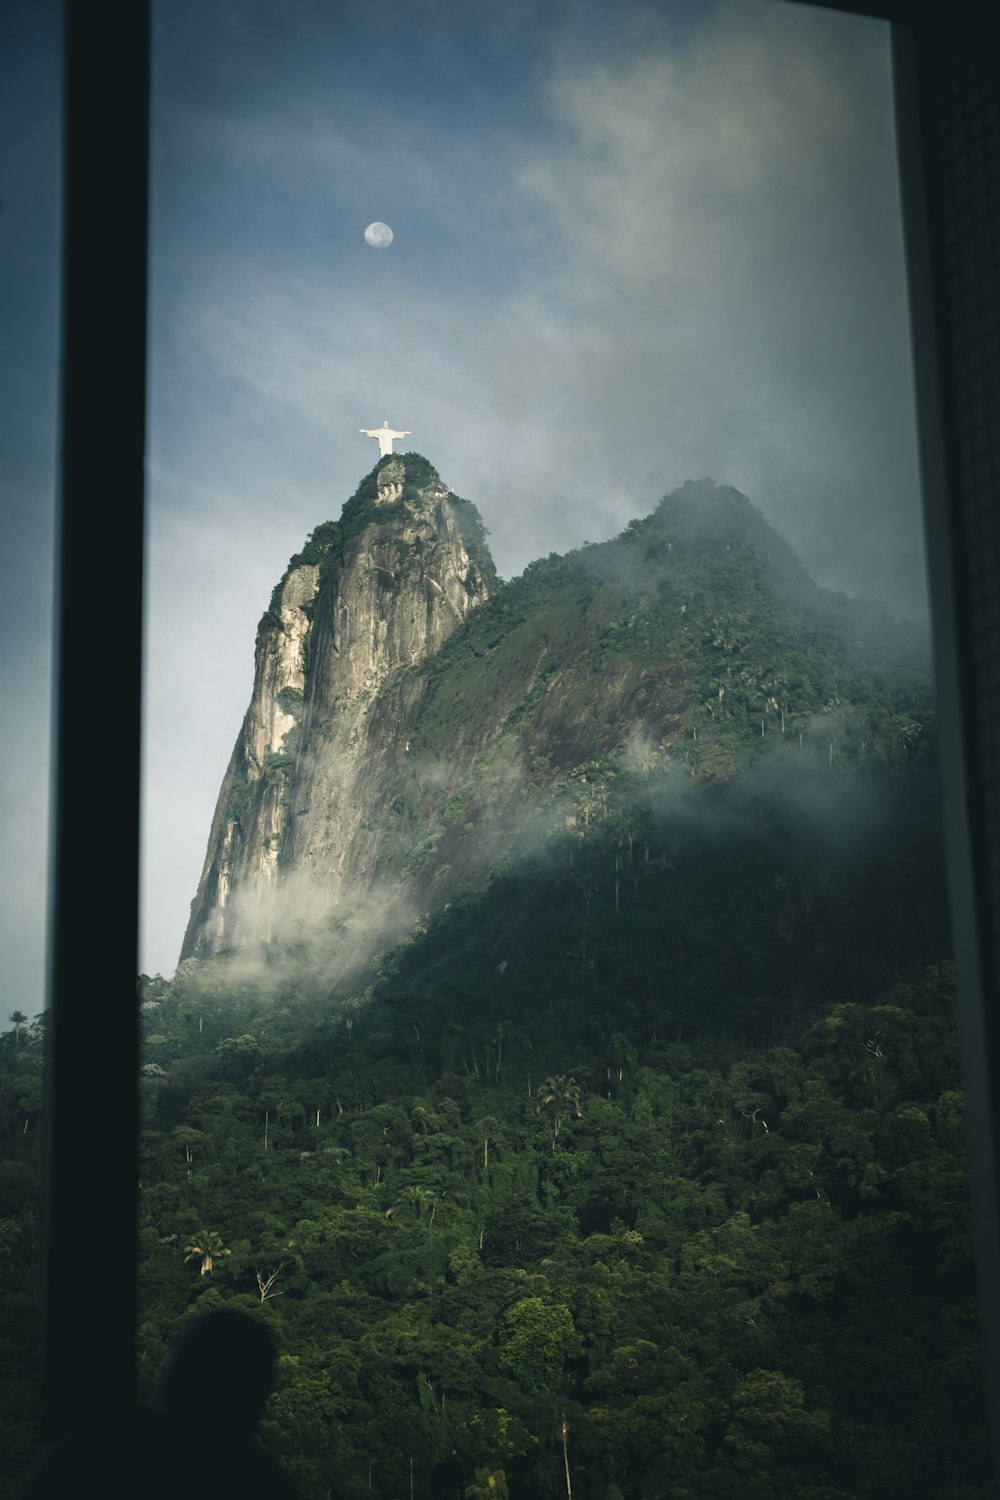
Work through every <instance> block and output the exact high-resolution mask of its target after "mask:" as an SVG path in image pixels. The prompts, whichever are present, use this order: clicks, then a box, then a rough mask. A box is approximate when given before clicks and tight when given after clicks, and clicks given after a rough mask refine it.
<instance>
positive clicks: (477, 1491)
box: [465, 1469, 510, 1500]
mask: <svg viewBox="0 0 1000 1500" xmlns="http://www.w3.org/2000/svg"><path fill="white" fill-rule="evenodd" d="M509 1495H510V1490H509V1489H508V1488H507V1475H506V1474H505V1473H504V1471H503V1469H492V1470H491V1469H477V1470H476V1473H475V1478H474V1479H473V1481H472V1483H471V1484H467V1485H466V1486H465V1496H466V1500H508V1496H509Z"/></svg>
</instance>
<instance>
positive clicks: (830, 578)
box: [150, 0, 924, 962]
mask: <svg viewBox="0 0 1000 1500" xmlns="http://www.w3.org/2000/svg"><path fill="white" fill-rule="evenodd" d="M671 24H672V23H670V22H669V18H668V20H664V19H663V18H662V17H660V16H659V15H658V13H657V12H655V11H645V10H640V9H636V10H635V11H634V12H630V16H629V25H626V26H624V27H622V28H616V37H617V41H616V43H615V45H614V46H610V47H608V48H607V49H605V50H604V51H603V52H602V53H601V55H600V56H599V57H598V56H597V55H596V54H595V52H594V50H593V47H592V46H590V45H589V44H588V43H586V42H581V41H580V40H579V36H580V35H581V34H582V33H579V32H578V31H576V32H575V31H574V29H573V28H572V27H569V26H567V27H566V28H563V29H560V27H559V26H554V27H553V28H551V29H550V31H549V33H548V35H547V39H546V43H545V47H544V49H541V50H540V52H539V54H536V55H535V57H534V67H535V70H534V72H532V73H531V74H530V75H528V76H530V78H531V79H532V87H534V86H535V84H536V83H537V84H538V91H537V92H536V93H535V94H533V95H532V96H531V97H530V98H529V97H528V95H527V94H522V95H519V98H518V104H519V107H520V106H521V105H525V107H524V108H523V109H522V111H521V113H520V114H517V113H516V112H512V113H511V114H510V117H509V118H503V119H502V123H498V122H500V121H501V117H502V116H503V115H504V111H503V110H501V109H499V108H497V109H494V110H493V111H492V113H490V114H489V118H488V121H486V123H484V118H485V117H484V118H480V117H479V116H476V115H475V114H473V113H471V112H470V113H467V114H464V115H462V117H461V118H456V116H455V111H454V109H453V108H449V100H448V98H447V91H445V92H443V93H441V94H437V95H436V94H435V93H434V91H433V90H431V91H430V92H428V93H427V94H426V98H425V103H426V111H427V113H426V115H425V114H424V113H421V112H417V111H411V112H410V113H408V114H407V115H406V116H405V117H402V116H400V115H398V114H394V113H393V109H392V104H391V99H390V98H389V97H388V96H387V97H386V99H385V100H384V101H383V103H384V109H383V110H381V111H379V110H373V111H371V112H370V113H369V115H366V116H362V115H361V114H360V113H359V112H358V111H357V109H356V99H352V100H350V101H348V103H347V104H338V100H337V99H336V98H335V97H334V98H325V99H320V98H319V96H318V95H317V93H316V92H315V90H313V91H312V92H310V91H309V90H308V89H307V90H305V91H304V93H305V97H303V99H302V100H298V99H294V100H293V99H292V98H291V96H290V95H289V96H288V97H285V98H283V99H281V100H279V102H278V104H276V103H275V100H274V98H272V97H269V98H268V102H267V104H266V106H261V107H260V108H258V109H257V110H256V111H255V110H254V109H253V108H251V107H250V106H248V105H246V103H245V102H244V104H243V105H242V106H240V107H237V106H236V105H233V107H232V108H231V109H230V110H229V113H228V115H227V114H225V113H224V112H223V111H222V110H221V108H220V109H219V110H217V111H216V112H215V113H213V114H212V115H211V116H208V115H206V114H205V113H204V112H201V113H199V112H198V111H197V110H190V109H189V110H188V111H187V113H183V112H182V114H181V116H179V117H178V119H177V120H176V121H174V122H173V123H171V117H170V112H169V108H168V107H167V106H166V105H165V106H164V109H163V110H161V115H160V119H161V126H160V138H161V140H162V141H163V142H164V143H165V149H166V148H167V147H169V151H168V155H169V153H170V152H172V153H174V155H173V156H172V157H171V158H170V160H171V166H170V170H171V171H172V172H177V171H178V170H179V167H180V166H183V165H185V163H186V164H187V167H188V169H189V170H190V171H191V173H192V174H193V175H194V178H195V179H196V182H197V191H195V190H194V189H191V199H190V201H192V202H196V203H197V204H198V205H200V206H201V207H202V208H203V211H204V213H205V214H206V215H207V216H208V217H207V219H206V221H205V222H202V221H201V220H196V222H195V223H194V225H193V226H191V225H190V224H189V225H188V229H187V232H186V233H182V231H181V227H180V226H179V225H177V224H173V225H172V224H171V222H170V219H169V214H170V211H173V212H175V213H176V212H178V211H179V209H178V207H177V205H179V204H182V203H183V202H184V201H185V200H184V195H183V191H182V190H181V189H180V188H176V189H171V187H170V183H169V182H167V181H166V180H165V181H164V186H163V189H162V204H163V209H162V212H161V214H160V218H159V226H160V227H159V230H158V244H159V246H160V250H159V252H158V254H159V259H158V261H157V262H156V274H155V277H154V299H153V307H154V319H155V321H154V344H153V357H154V365H153V403H152V431H153V457H154V471H153V472H154V478H153V484H152V501H153V517H154V523H153V524H154V543H153V547H152V549H151V569H150V576H151V590H152V596H153V606H152V611H151V615H150V620H151V631H150V634H151V652H152V657H151V660H153V662H154V666H155V670H156V672H157V673H159V672H161V671H162V672H164V673H165V674H166V675H165V677H164V679H163V680H164V681H166V682H169V683H170V684H171V686H170V688H169V689H166V688H162V689H160V690H157V692H156V694H155V697H156V704H155V708H154V710H153V711H152V717H151V720H150V733H151V737H152V739H153V741H154V742H155V743H156V745H157V746H158V749H157V751H156V753H157V755H158V756H159V762H160V765H159V769H158V770H157V778H156V782H155V785H156V792H155V797H156V799H157V800H158V801H160V802H162V804H163V806H164V807H166V808H171V807H172V808H174V809H175V810H176V811H177V816H178V818H179V817H180V814H181V809H182V806H183V804H184V802H185V798H188V799H189V803H190V806H191V808H192V810H193V809H194V808H195V804H196V802H197V803H198V804H199V806H198V810H197V818H198V819H200V821H198V822H197V824H195V822H194V821H193V818H194V813H193V811H192V817H191V818H190V819H188V820H187V828H188V832H187V834H186V837H187V838H188V839H189V840H190V843H191V846H192V850H193V853H192V855H191V857H190V858H191V860H192V861H193V864H194V866H195V867H196V866H197V863H198V860H199V858H200V855H201V851H202V849H203V847H204V839H205V836H206V834H207V827H208V820H207V818H205V817H204V815H203V813H202V811H201V807H202V806H204V804H205V803H206V802H207V803H208V805H210V804H211V800H212V798H213V797H214V794H215V791H216V789H217V787H218V784H219V781H220V780H221V776H222V771H223V768H224V765H225V761H226V758H227V756H228V753H229V749H230V747H231V745H232V742H233V739H234V738H235V734H236V732H237V729H238V725H239V719H240V717H241V714H242V709H243V707H244V706H245V702H246V696H247V695H248V693H249V684H250V650H251V644H252V634H253V623H255V621H256V619H257V618H258V617H259V614H260V612H261V611H262V610H263V608H264V607H265V605H266V602H267V597H268V594H269V592H270V587H271V585H272V584H273V582H274V581H276V579H277V577H278V575H279V574H280V572H281V569H282V567H283V565H284V561H285V559H286V558H287V557H288V556H289V555H290V554H291V553H292V552H293V551H295V550H297V548H298V547H299V546H300V545H301V542H302V540H303V538H304V536H305V534H306V532H307V531H309V530H310V529H311V528H312V527H313V526H315V525H316V524H317V523H318V522H320V521H322V520H325V519H328V518H333V517H336V515H337V514H339V511H340V507H341V505H342V504H343V502H344V500H345V499H346V498H347V497H348V496H349V495H350V494H351V493H353V491H354V489H355V488H356V486H357V483H358V481H359V479H360V478H361V476H362V475H363V474H364V473H365V472H366V471H367V469H368V468H370V467H371V465H372V463H373V462H374V457H375V455H374V447H373V445H371V444H370V443H367V442H366V440H365V439H363V438H362V437H360V436H358V435H357V429H358V428H359V427H367V426H371V425H372V424H373V423H377V422H380V421H381V420H382V419H383V418H388V419H389V421H390V422H391V423H392V424H393V425H396V426H400V427H406V428H409V429H411V430H412V434H413V435H412V437H411V438H410V439H409V440H408V442H409V443H411V444H412V446H413V447H414V448H415V449H416V450H417V451H419V452H422V453H424V454H426V456H427V457H428V458H429V459H430V460H431V462H432V463H434V464H436V465H437V466H439V468H440V470H441V472H442V476H443V478H444V479H445V480H446V482H447V483H448V484H449V485H450V486H451V487H452V488H453V489H454V490H456V491H457V492H458V493H460V494H463V495H465V496H466V497H467V498H469V499H471V500H472V501H474V502H475V503H476V504H477V505H478V506H479V508H480V510H481V511H482V513H483V516H484V520H485V522H486V524H487V526H488V527H489V529H490V531H491V533H492V535H491V545H492V548H493V551H494V556H495V558H496V561H497V564H498V567H499V569H500V571H501V573H502V574H504V575H505V576H510V575H511V574H513V573H515V572H519V571H520V570H521V569H522V568H523V567H524V566H525V565H526V564H527V563H528V562H529V561H530V560H531V559H532V558H534V557H536V556H538V555H544V554H545V553H547V552H549V551H553V550H555V551H563V550H567V549H568V548H570V547H573V546H575V545H578V544H579V543H580V542H581V541H582V540H584V538H587V537H589V538H591V539H594V540H599V539H601V538H603V537H606V536H609V535H611V534H613V533H615V532H616V531H618V530H620V529H621V527H622V526H623V525H624V524H625V523H626V522H627V521H628V520H629V519H631V518H632V517H633V516H635V515H637V514H643V513H648V512H649V511H650V510H652V508H653V507H654V505H655V503H656V501H657V500H658V499H659V497H660V496H661V495H662V494H664V493H666V492H668V491H669V490H671V489H673V488H674V487H676V486H677V485H679V484H681V483H683V481H684V480H685V479H688V478H692V477H700V476H702V475H711V476H713V477H714V478H715V479H717V480H718V481H720V482H725V483H731V484H733V485H735V486H736V487H737V488H738V489H740V490H741V491H742V492H743V493H745V494H747V495H749V497H750V498H751V499H752V500H753V501H754V503H755V504H757V505H759V506H760V507H761V509H762V510H763V511H764V513H765V515H766V516H767V518H768V520H770V521H771V522H772V523H773V524H775V525H776V526H777V527H778V529H779V530H780V531H782V532H783V533H784V534H785V535H786V536H787V537H788V539H789V540H790V541H791V542H792V544H793V545H794V546H795V547H796V549H797V550H799V551H800V553H801V554H802V555H803V556H804V558H805V560H806V561H807V563H808V564H809V565H810V567H811V568H812V570H813V571H814V572H815V573H816V574H817V576H818V577H819V578H820V580H821V581H822V582H824V583H827V584H829V585H831V586H833V587H837V588H842V589H844V590H846V591H847V592H852V593H860V594H862V595H868V596H871V597H882V598H885V599H886V600H887V602H888V603H889V604H890V607H892V608H893V609H895V610H896V611H897V612H900V613H910V614H920V613H922V612H923V605H924V599H923V562H922V543H921V531H920V519H919V488H918V476H917V468H916V444H915V428H914V419H913V412H912V396H911V382H910V372H909V365H908V335H907V323H906V307H905V284H904V276H903V263H902V251H901V238H900V225H899V213H898V202H897V189H896V179H895V163H894V157H893V136H892V120H891V90H890V76H889V57H888V41H887V31H886V28H885V27H884V26H882V25H881V24H880V23H876V22H872V21H868V20H864V19H860V18H856V17H842V16H834V15H828V14H826V13H824V12H822V11H820V10H817V9H812V8H809V9H807V8H804V7H796V6H792V5H788V6H782V5H776V4H774V3H773V0H759V3H758V0H741V3H740V4H739V5H723V6H721V7H719V8H718V9H717V10H716V11H713V12H710V13H709V14H708V15H707V16H702V17H700V18H699V19H698V20H697V22H695V23H692V24H691V25H689V26H688V27H687V29H686V30H685V31H683V33H681V32H678V31H677V30H676V28H675V29H674V30H673V31H672V30H671ZM619 33H620V34H619ZM465 66H466V67H467V64H466V65H465ZM519 87H521V88H522V89H525V88H527V85H526V84H525V82H524V79H523V78H522V80H521V83H520V85H519ZM482 88H483V89H487V88H488V84H487V83H486V81H485V80H484V81H483V84H482ZM338 110H339V111H340V112H339V113H338ZM345 110H346V111H347V112H346V113H345ZM351 111H353V113H352V112H351ZM387 162H391V164H392V171H391V173H389V175H388V178H386V176H385V172H386V164H387ZM164 170H166V169H164ZM379 170H381V171H382V173H383V178H382V179H381V180H382V181H383V182H384V183H385V185H386V192H387V193H388V192H389V191H390V190H391V193H392V194H393V195H395V196H394V197H393V199H392V202H393V205H394V206H393V207H390V208H388V209H386V208H383V206H381V200H380V203H379V205H378V206H377V212H376V211H375V209H373V211H372V213H370V214H369V213H364V214H362V213H360V212H359V208H360V206H361V203H362V200H363V201H364V202H368V201H370V199H369V198H366V197H365V194H369V195H370V193H371V190H372V186H373V183H374V184H375V185H376V186H377V185H378V181H379V179H378V171H379ZM172 192H175V193H176V194H179V196H176V197H172V196H171V193H172ZM171 205H174V207H173V209H172V210H171ZM289 205H293V206H292V207H291V208H289ZM355 215H357V222H356V223H355ZM376 216H377V217H384V218H385V219H386V220H387V222H389V223H391V224H392V225H393V228H394V230H395V231H396V235H397V238H396V243H395V244H394V245H393V247H392V248H391V250H389V251H386V252H384V253H375V252H372V251H370V250H369V249H367V247H365V246H364V244H363V242H362V240H361V233H362V231H363V228H364V225H365V223H367V222H368V219H369V218H371V217H376ZM167 511H169V512H171V513H172V515H173V521H172V522H171V523H170V525H172V526H173V527H174V532H173V535H172V539H171V537H170V535H169V526H168V525H167V524H166V523H163V522H160V521H158V520H157V517H158V516H160V515H161V513H164V512H167ZM157 537H159V538H160V539H161V541H162V540H164V539H166V542H167V546H166V551H165V552H161V551H160V550H159V547H160V542H158V541H157ZM192 616H194V617H195V618H197V620H198V622H199V626H198V630H196V631H194V633H193V634H192V632H191V631H190V629H189V628H188V624H186V623H185V622H186V621H189V620H190V619H191V618H192ZM199 632H200V634H199ZM206 642H208V643H209V644H208V645H207V646H206ZM189 653H190V654H189ZM234 663H235V664H238V670H237V667H236V666H235V665H234ZM194 664H196V665H194ZM241 673H242V674H243V677H242V678H241V677H240V674H241ZM209 678H211V681H210V680H209ZM222 679H225V683H224V685H220V684H221V680H222ZM240 681H243V682H245V688H244V689H242V692H241V693H237V692H236V690H235V689H236V686H238V684H239V682H240ZM196 683H197V684H200V686H199V687H198V689H197V691H196V690H195V687H194V686H193V684H196ZM198 693H203V696H201V697H200V698H199V697H198ZM237 697H241V706H240V707H239V709H238V710H236V709H235V708H234V703H235V701H236V698H237ZM199 705H200V706H199ZM191 718H193V719H194V720H195V721H197V722H199V724H201V723H204V734H205V746H206V748H205V751H204V754H205V765H206V766H207V764H208V762H209V760H210V759H211V755H210V752H209V750H208V740H209V738H210V737H212V738H214V743H215V745H216V750H215V758H216V766H215V770H214V773H212V774H211V776H209V773H208V771H207V770H203V768H202V765H201V763H200V762H199V764H198V765H197V767H192V766H191V765H190V763H188V762H186V760H185V758H184V756H182V755H179V754H178V752H177V750H176V747H174V739H175V733H176V725H177V724H178V723H187V722H189V721H190V719H191ZM171 747H174V748H171ZM171 759H172V761H173V765H174V769H173V771H172V772H169V773H168V767H167V762H168V761H170V760H171ZM203 775H204V776H206V777H208V778H209V779H208V789H207V790H206V792H205V795H204V796H201V795H200V794H199V796H198V797H195V796H194V795H193V793H192V787H193V785H194V781H195V779H198V782H199V785H200V778H201V777H202V776H203ZM161 776H162V777H163V778H165V779H162V780H161V779H160V778H161ZM152 784H153V783H150V785H151V786H152ZM151 816H152V815H151ZM156 816H157V817H158V818H159V821H160V823H161V824H162V823H163V822H164V817H165V815H164V814H162V813H160V814H157V815H156ZM150 826H151V827H152V823H150ZM173 836H174V837H175V838H177V839H178V840H179V839H180V837H181V828H180V823H179V822H176V821H175V823H174V825H173ZM158 838H159V835H157V836H156V839H154V840H153V844H152V845H151V848H153V847H154V846H155V847H159V845H158V842H157V840H158ZM150 857H151V859H153V861H154V863H155V862H156V856H155V854H151V856H150ZM196 878H197V875H196V873H195V876H194V879H193V880H189V881H188V882H187V886H186V889H185V891H184V896H183V901H181V900H180V899H179V898H178V897H174V898H173V899H174V900H175V901H176V904H177V907H178V915H177V917H176V918H174V919H173V925H174V928H175V929H176V928H179V927H180V925H182V921H183V916H182V913H183V908H184V906H185V905H186V902H187V900H188V898H189V897H190V895H191V894H192V892H193V890H194V885H195V882H196ZM150 904H151V905H152V906H153V907H154V908H155V909H156V911H157V913H158V911H159V908H160V907H161V906H162V904H163V903H162V902H161V901H160V900H159V898H156V899H153V898H152V897H151V898H150ZM151 920H154V919H151ZM155 921H156V922H157V923H158V924H159V923H160V922H161V918H160V916H159V915H158V914H157V915H156V916H155ZM177 942H179V933H178V935H177V939H176V940H175V942H174V944H173V946H175V947H176V943H177ZM162 961H163V960H159V962H162Z"/></svg>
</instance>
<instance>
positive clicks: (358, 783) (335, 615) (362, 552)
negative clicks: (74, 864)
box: [181, 454, 495, 958]
mask: <svg viewBox="0 0 1000 1500" xmlns="http://www.w3.org/2000/svg"><path fill="white" fill-rule="evenodd" d="M482 535H483V533H482V528H481V525H480V523H479V521H478V517H477V516H476V514H475V512H474V510H473V508H472V507H471V506H469V505H468V503H467V502H464V501H460V500H458V499H457V497H455V496H453V495H451V494H450V492H449V491H448V490H447V489H446V487H445V486H444V485H443V484H442V482H441V480H440V478H439V477H438V475H437V474H436V473H435V472H434V471H433V470H432V469H431V468H430V466H429V465H428V464H427V463H426V460H423V459H421V458H420V457H419V455H415V454H407V455H403V456H402V457H400V456H394V457H392V458H389V459H385V460H383V461H382V462H381V463H380V464H379V465H378V467H377V468H376V469H375V470H374V471H373V472H372V474H370V475H369V476H368V477H367V479H366V480H365V482H364V483H363V484H362V486H361V488H360V489H359V491H358V493H357V495H355V496H354V497H353V499H352V500H351V501H350V502H348V504H347V505H346V506H345V508H344V513H343V516H342V518H341V520H340V522H339V523H336V524H328V525H327V526H325V527H321V528H319V530H318V531H317V532H316V533H314V534H313V537H312V538H311V539H310V543H309V544H308V545H307V547H306V549H305V550H304V552H303V553H302V554H301V555H300V556H299V557H297V558H293V559H292V561H291V563H290V564H289V567H288V570H287V571H286V573H285V576H284V578H283V579H282V580H281V582H280V584H279V585H278V587H277V588H276V590H275V592H274V596H273V597H272V601H271V607H270V609H269V610H268V612H267V614H266V615H265V616H264V618H263V620H262V621H261V625H260V628H259V631H258V636H257V648H256V669H255V674H254V687H253V695H252V698H251V702H250V707H249V709H248V710H247V715H246V718H245V719H244V722H243V727H242V729H241V731H240V735H239V738H238V739H237V742H236V746H235V749H234V750H233V754H232V758H231V760H230V763H229V767H228V769H227V771H226V775H225V778H224V781H223V784H222V790H221V793H220V796H219V801H218V804H217V807H216V812H215V817H214V820H213V824H212V831H211V835H210V838H209V846H208V853H207V856H206V860H205V866H204V870H203V873H202V877H201V882H200V884H199V887H198V894H197V896H196V897H195V900H194V902H193V903H192V913H191V920H190V923H189V926H188V930H187V934H186V936H185V940H184V947H183V950H182V953H181V957H182V958H188V957H204V956H207V955H209V954H213V953H217V952H220V951H222V950H225V949H232V948H240V947H242V946H245V945H247V944H250V943H255V942H261V941H263V942H266V941H268V940H269V939H270V938H271V936H272V933H273V930H274V926H275V922H276V921H277V920H279V915H278V914H279V913H284V915H285V917H287V918H288V919H293V918H294V917H295V915H296V914H297V913H298V912H301V911H302V910H303V908H304V906H305V904H307V903H308V905H309V907H310V913H311V915H312V916H315V915H316V913H317V910H325V911H327V912H329V913H330V915H331V917H335V915H336V913H337V911H338V908H339V907H340V905H341V901H342V897H343V892H344V886H345V882H350V884H351V887H352V891H353V893H354V894H355V895H357V894H358V893H359V891H360V889H361V887H362V886H363V884H364V880H365V877H366V875H368V874H370V873H371V870H370V866H371V860H370V858H366V835H365V831H366V828H367V827H368V825H369V824H370V823H371V820H372V814H373V810H375V811H376V812H377V809H378V806H379V801H380V796H381V795H382V794H383V792H384V790H385V788H386V787H387V786H388V784H389V783H391V782H392V781H393V780H394V778H395V770H396V766H397V764H398V762H399V761H401V760H402V759H404V758H405V755H406V744H405V726H403V725H402V724H401V723H399V722H389V723H386V722H385V716H384V714H382V713H380V712H378V706H379V703H380V690H382V689H383V688H384V686H385V684H386V683H387V682H388V681H389V680H390V679H391V678H392V677H393V676H394V675H395V674H397V673H399V672H400V671H401V670H402V669H405V668H412V667H413V666H414V665H415V664H417V663H419V662H421V661H422V660H423V659H424V658H425V657H426V656H428V655H429V654H432V653H434V652H436V651H438V650H439V649H440V647H441V646H442V645H443V643H444V642H445V641H446V640H447V639H448V637H449V636H450V635H451V634H452V632H453V631H454V630H455V629H456V627H458V626H459V625H461V624H462V622H463V621H464V620H465V618H466V617H467V615H468V614H469V612H470V610H472V609H474V608H475V607H476V606H477V605H478V604H481V603H482V602H483V601H484V600H486V599H487V598H488V597H489V595H490V592H491V590H492V588H493V587H494V585H495V573H494V570H493V565H492V562H491V560H490V558H489V554H488V551H487V550H486V548H485V545H484V543H483V541H482ZM292 877H295V878H292ZM307 892H308V894H307Z"/></svg>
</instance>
